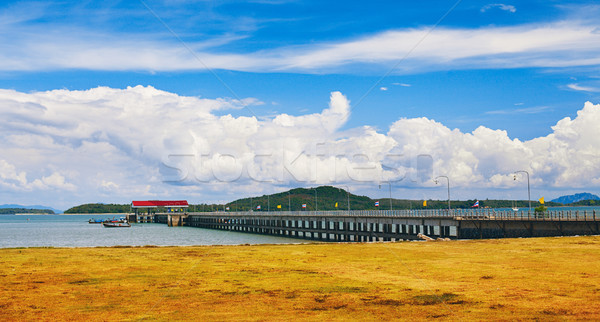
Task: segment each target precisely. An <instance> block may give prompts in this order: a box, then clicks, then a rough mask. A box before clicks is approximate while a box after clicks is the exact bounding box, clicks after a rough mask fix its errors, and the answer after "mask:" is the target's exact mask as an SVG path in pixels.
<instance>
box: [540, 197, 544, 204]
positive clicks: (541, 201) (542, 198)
mask: <svg viewBox="0 0 600 322" xmlns="http://www.w3.org/2000/svg"><path fill="white" fill-rule="evenodd" d="M540 203H541V204H542V205H543V204H544V197H541V198H540Z"/></svg>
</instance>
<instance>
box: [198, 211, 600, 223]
mask: <svg viewBox="0 0 600 322" xmlns="http://www.w3.org/2000/svg"><path fill="white" fill-rule="evenodd" d="M188 214H190V215H200V216H202V215H204V216H236V217H237V216H293V217H307V216H310V217H313V216H317V217H333V216H349V217H405V218H452V219H456V220H535V221H600V214H596V210H589V209H587V210H548V211H545V212H543V213H535V212H529V211H527V210H521V211H513V210H504V209H452V210H450V211H448V209H415V210H350V211H347V210H336V211H217V212H193V213H188Z"/></svg>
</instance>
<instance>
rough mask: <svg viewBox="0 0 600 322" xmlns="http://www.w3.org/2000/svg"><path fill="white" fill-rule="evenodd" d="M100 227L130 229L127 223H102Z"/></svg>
mask: <svg viewBox="0 0 600 322" xmlns="http://www.w3.org/2000/svg"><path fill="white" fill-rule="evenodd" d="M102 225H103V226H104V227H106V228H120V227H131V224H130V223H128V222H126V221H125V222H103V223H102Z"/></svg>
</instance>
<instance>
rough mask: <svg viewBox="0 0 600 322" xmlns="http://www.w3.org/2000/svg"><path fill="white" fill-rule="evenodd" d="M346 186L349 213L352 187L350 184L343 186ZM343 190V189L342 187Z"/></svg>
mask: <svg viewBox="0 0 600 322" xmlns="http://www.w3.org/2000/svg"><path fill="white" fill-rule="evenodd" d="M342 187H345V188H346V196H347V199H348V208H347V209H348V213H350V188H348V186H342ZM340 190H341V189H340Z"/></svg>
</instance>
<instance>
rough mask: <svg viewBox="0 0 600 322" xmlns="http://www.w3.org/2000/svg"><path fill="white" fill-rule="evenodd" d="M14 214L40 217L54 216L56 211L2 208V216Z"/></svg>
mask: <svg viewBox="0 0 600 322" xmlns="http://www.w3.org/2000/svg"><path fill="white" fill-rule="evenodd" d="M14 214H39V215H54V214H55V213H54V211H52V210H50V209H28V208H0V215H14Z"/></svg>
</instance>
